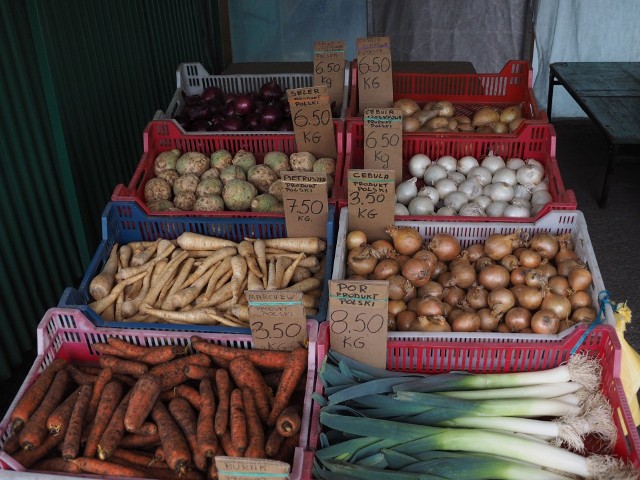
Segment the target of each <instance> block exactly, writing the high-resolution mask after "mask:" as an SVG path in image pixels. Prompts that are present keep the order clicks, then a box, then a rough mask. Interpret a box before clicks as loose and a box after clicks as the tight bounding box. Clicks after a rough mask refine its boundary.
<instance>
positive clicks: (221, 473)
mask: <svg viewBox="0 0 640 480" xmlns="http://www.w3.org/2000/svg"><path fill="white" fill-rule="evenodd" d="M214 459H215V462H216V468H217V469H218V478H219V479H220V480H264V479H265V478H272V479H274V480H277V479H282V480H286V479H287V478H289V471H290V470H291V465H289V464H288V463H285V462H278V461H276V460H267V459H264V458H240V457H223V456H218V455H216V456H215V457H214Z"/></svg>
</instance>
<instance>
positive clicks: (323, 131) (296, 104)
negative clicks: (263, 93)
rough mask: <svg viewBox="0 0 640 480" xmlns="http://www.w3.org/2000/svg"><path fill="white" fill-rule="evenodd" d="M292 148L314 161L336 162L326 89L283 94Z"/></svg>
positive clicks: (316, 88)
mask: <svg viewBox="0 0 640 480" xmlns="http://www.w3.org/2000/svg"><path fill="white" fill-rule="evenodd" d="M287 99H288V100H289V106H290V107H291V121H292V122H293V131H294V133H295V135H296V146H297V148H298V150H299V151H301V152H311V153H312V154H313V155H314V156H315V157H316V158H321V157H330V158H336V157H337V153H336V137H335V132H334V129H333V116H332V114H331V107H330V105H329V93H328V90H327V86H326V85H319V86H317V87H309V88H294V89H289V90H287Z"/></svg>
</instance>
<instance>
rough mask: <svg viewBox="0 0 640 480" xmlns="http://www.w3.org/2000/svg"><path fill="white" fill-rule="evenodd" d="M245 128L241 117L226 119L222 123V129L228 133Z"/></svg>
mask: <svg viewBox="0 0 640 480" xmlns="http://www.w3.org/2000/svg"><path fill="white" fill-rule="evenodd" d="M243 128H244V125H243V123H242V120H241V119H240V117H236V116H235V115H232V116H229V117H227V118H225V119H224V121H223V122H222V129H223V130H226V131H227V132H237V131H240V130H242V129H243Z"/></svg>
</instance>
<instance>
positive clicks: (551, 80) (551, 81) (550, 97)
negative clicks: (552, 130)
mask: <svg viewBox="0 0 640 480" xmlns="http://www.w3.org/2000/svg"><path fill="white" fill-rule="evenodd" d="M555 78H556V77H555V75H554V74H553V71H552V70H551V69H549V91H548V93H547V115H548V116H549V121H551V107H552V106H553V87H555V85H556V82H555Z"/></svg>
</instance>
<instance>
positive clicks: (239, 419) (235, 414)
mask: <svg viewBox="0 0 640 480" xmlns="http://www.w3.org/2000/svg"><path fill="white" fill-rule="evenodd" d="M230 407H231V408H230V412H229V430H230V431H231V441H232V442H233V445H234V446H235V447H236V448H237V449H238V450H239V451H241V452H243V453H244V451H245V450H246V449H247V445H248V443H249V440H248V438H247V419H246V418H245V414H244V404H243V403H242V390H240V389H239V388H234V389H233V391H232V392H231V404H230Z"/></svg>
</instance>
